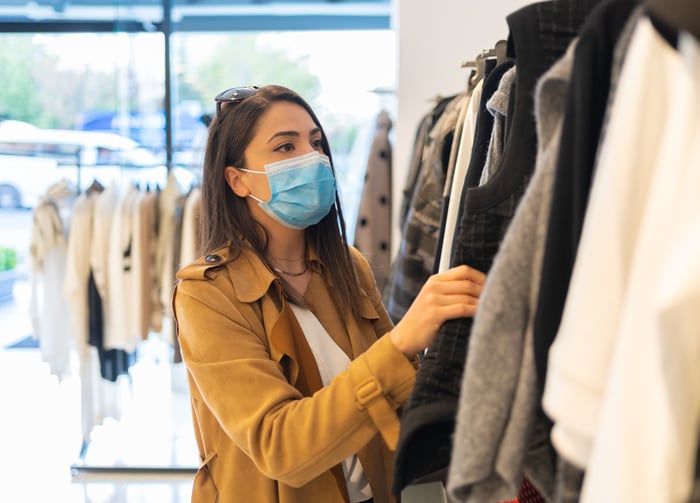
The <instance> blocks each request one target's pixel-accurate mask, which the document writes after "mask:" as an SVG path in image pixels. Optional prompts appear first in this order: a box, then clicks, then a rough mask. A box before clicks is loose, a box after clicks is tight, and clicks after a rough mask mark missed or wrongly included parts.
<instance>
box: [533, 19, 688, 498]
mask: <svg viewBox="0 0 700 503" xmlns="http://www.w3.org/2000/svg"><path fill="white" fill-rule="evenodd" d="M679 49H680V52H679V51H676V49H675V48H673V47H671V46H670V45H669V44H668V43H667V42H666V41H665V40H664V39H663V38H662V37H661V36H660V35H659V34H658V33H657V32H656V30H655V29H654V27H653V26H652V24H651V23H650V21H649V20H648V19H646V18H642V19H641V20H640V21H639V23H638V25H637V27H636V29H635V33H634V35H633V37H632V39H631V41H630V45H629V49H628V51H627V53H626V58H625V62H624V66H623V68H622V71H621V74H620V79H619V83H618V87H617V90H616V93H615V97H614V101H613V103H612V108H611V109H610V120H609V123H608V129H607V133H606V135H605V138H604V140H603V142H602V144H601V147H600V152H599V159H598V162H597V166H596V176H595V178H594V181H593V185H592V188H591V194H590V200H589V203H588V208H587V212H586V217H585V222H584V227H583V232H582V235H581V241H580V245H579V250H578V255H577V259H576V263H575V266H574V270H573V275H572V280H571V285H570V288H569V292H568V294H567V299H566V305H565V309H564V313H563V317H562V324H561V327H560V329H559V333H558V334H557V338H556V340H555V341H554V343H553V345H552V347H551V349H550V353H549V367H548V372H547V379H546V384H545V392H544V397H543V405H544V408H545V411H546V412H547V413H548V414H549V415H550V416H551V417H552V419H553V420H554V423H555V424H554V428H553V430H552V441H553V443H554V446H555V447H556V449H557V451H558V452H559V453H560V454H561V455H562V456H563V457H565V458H566V459H567V460H569V461H571V462H573V463H575V464H577V465H579V466H581V467H585V469H586V476H585V478H584V483H583V487H582V491H581V501H582V502H583V503H588V502H598V501H665V502H681V501H688V500H689V498H690V493H691V490H692V486H693V482H694V468H695V456H696V448H697V445H698V433H699V431H698V424H700V370H699V369H698V368H697V355H698V354H699V351H700V341H699V340H698V337H697V327H698V323H697V321H698V320H697V305H698V302H699V301H700V295H699V294H700V281H698V280H699V279H700V271H699V270H698V264H697V253H698V250H699V248H700V244H699V243H698V236H699V235H700V234H698V231H700V224H698V215H700V200H698V198H697V195H696V187H697V186H698V184H700V65H698V59H699V58H698V54H700V51H699V49H698V44H697V41H695V40H693V39H691V37H688V36H685V37H684V36H683V35H682V34H681V37H680V38H679ZM650 61H653V64H649V62H650ZM693 280H694V281H693ZM693 306H694V308H693Z"/></svg>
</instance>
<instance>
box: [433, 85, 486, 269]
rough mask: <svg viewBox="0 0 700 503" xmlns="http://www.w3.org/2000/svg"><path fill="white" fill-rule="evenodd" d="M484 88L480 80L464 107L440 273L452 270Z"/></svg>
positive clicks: (446, 219)
mask: <svg viewBox="0 0 700 503" xmlns="http://www.w3.org/2000/svg"><path fill="white" fill-rule="evenodd" d="M483 87H484V81H483V80H480V81H479V82H478V83H477V84H476V86H474V89H473V90H472V94H471V97H470V98H469V103H468V104H467V106H466V107H464V109H465V110H464V113H465V117H464V124H463V126H462V136H461V137H460V138H459V150H458V151H457V159H456V161H455V168H454V173H452V183H451V185H450V199H449V205H448V206H447V215H446V216H445V224H444V229H445V232H444V234H443V239H442V248H441V249H440V250H439V253H440V256H439V258H438V260H439V263H438V272H445V271H446V270H447V269H449V268H450V258H451V257H450V255H451V252H452V242H453V241H454V235H455V229H456V227H457V215H458V214H459V207H460V204H461V202H462V189H463V188H464V179H465V178H466V176H467V168H468V167H469V159H470V158H471V153H472V143H473V142H474V132H475V131H476V118H477V114H478V112H479V103H480V102H481V93H482V90H483Z"/></svg>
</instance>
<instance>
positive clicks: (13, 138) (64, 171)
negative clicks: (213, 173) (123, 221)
mask: <svg viewBox="0 0 700 503" xmlns="http://www.w3.org/2000/svg"><path fill="white" fill-rule="evenodd" d="M172 169H173V170H174V174H175V176H176V179H177V180H178V182H179V183H180V185H181V186H182V187H183V188H184V189H186V188H189V187H191V186H192V185H193V184H194V183H197V180H196V178H197V176H196V174H195V173H194V171H191V170H189V169H186V168H183V167H174V168H172ZM167 177H168V170H167V168H166V166H165V165H164V164H163V163H162V162H161V160H160V159H158V158H157V157H156V156H155V155H154V154H153V153H152V152H151V151H150V150H148V149H146V148H143V147H142V146H140V145H139V144H138V143H137V142H135V141H134V140H132V139H130V138H127V137H125V136H120V135H118V134H115V133H102V132H92V131H77V130H63V129H42V128H38V127H36V126H34V125H32V124H28V123H26V122H20V121H13V120H6V121H2V122H0V208H3V207H4V208H32V207H34V205H35V204H36V202H37V201H38V199H39V198H40V197H41V196H42V195H43V194H45V193H46V190H47V189H48V188H49V187H50V186H51V185H53V184H55V183H57V182H59V181H61V180H67V181H68V182H69V183H71V184H72V185H73V186H74V187H75V188H76V192H80V191H82V190H85V189H86V188H87V187H89V186H90V185H91V184H92V183H93V182H94V181H98V182H99V183H101V184H102V185H103V186H105V187H106V186H108V185H110V184H113V183H121V184H125V183H133V184H136V185H138V186H139V187H141V188H143V189H147V188H153V189H155V188H157V187H161V188H162V187H164V186H165V184H166V183H167Z"/></svg>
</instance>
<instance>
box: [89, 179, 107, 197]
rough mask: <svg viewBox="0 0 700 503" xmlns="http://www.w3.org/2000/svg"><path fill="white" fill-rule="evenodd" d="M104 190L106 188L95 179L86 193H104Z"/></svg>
mask: <svg viewBox="0 0 700 503" xmlns="http://www.w3.org/2000/svg"><path fill="white" fill-rule="evenodd" d="M103 190H105V188H104V186H103V185H102V184H101V183H100V182H99V181H98V180H97V178H95V179H94V180H93V181H92V183H91V184H90V186H89V187H88V188H87V189H85V192H87V193H88V194H93V193H95V192H102V191H103Z"/></svg>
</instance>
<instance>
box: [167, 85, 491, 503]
mask: <svg viewBox="0 0 700 503" xmlns="http://www.w3.org/2000/svg"><path fill="white" fill-rule="evenodd" d="M215 101H216V103H217V114H216V117H215V118H214V120H213V121H212V123H211V124H210V126H209V139H208V143H207V148H206V152H205V158H204V172H203V181H202V206H201V243H202V253H203V256H202V258H201V259H200V260H199V261H197V262H196V263H194V264H192V265H189V266H187V267H185V268H183V269H182V270H180V271H179V273H178V275H177V277H178V284H177V286H176V289H175V296H174V301H173V305H174V309H175V317H176V320H177V326H178V337H179V342H180V346H181V350H182V356H183V360H184V362H185V365H186V367H187V372H188V379H189V386H190V394H191V404H192V412H193V419H194V426H195V432H196V439H197V443H198V447H199V453H200V456H201V467H200V469H199V471H198V473H197V475H196V477H195V480H194V488H193V498H192V500H193V501H195V502H214V501H219V502H227V503H229V502H245V503H250V502H254V503H268V502H284V503H288V502H299V503H301V502H304V503H318V502H323V503H328V502H331V503H332V502H350V503H355V502H362V501H376V502H388V501H392V497H391V495H390V489H389V488H390V480H391V473H390V468H391V464H392V457H391V450H390V449H392V448H394V447H395V444H396V441H397V438H398V428H399V422H398V417H397V409H399V407H401V405H402V404H403V403H404V402H405V401H406V399H407V398H408V397H409V395H410V393H411V389H412V387H413V382H414V379H415V367H416V365H415V362H416V355H417V354H418V353H419V352H420V351H421V350H423V349H424V348H426V347H427V346H428V345H429V344H430V342H431V341H432V340H433V339H434V337H435V335H436V333H437V330H438V328H439V327H440V325H441V324H442V323H443V322H444V321H445V320H447V319H450V318H454V317H462V316H472V315H473V314H474V312H475V309H476V306H477V300H478V297H479V294H480V293H481V289H482V285H483V282H484V279H485V278H484V275H483V274H482V273H480V272H478V271H475V270H473V269H470V268H468V267H466V266H461V267H457V268H455V269H452V270H450V271H447V272H445V273H443V274H441V275H437V276H434V277H432V278H430V279H429V280H428V281H427V282H426V284H425V286H424V288H423V290H422V291H421V292H420V294H419V295H418V297H417V298H416V301H415V303H414V304H413V306H412V307H411V309H410V310H409V311H408V312H407V313H406V316H405V317H404V318H403V319H402V320H401V322H400V323H398V324H397V325H396V327H392V324H391V321H390V320H389V318H388V316H387V313H386V311H385V310H384V308H383V307H382V305H381V300H380V296H379V292H378V291H377V288H376V286H375V283H374V278H373V276H372V273H371V271H370V268H369V265H368V263H367V261H366V260H365V259H364V258H363V257H362V255H360V253H359V252H358V251H357V250H356V249H354V248H352V247H349V246H348V245H347V239H346V237H345V224H344V222H343V218H342V213H341V210H340V203H339V200H338V194H337V192H336V186H335V177H334V175H333V168H332V162H331V155H330V148H329V145H328V140H327V139H326V137H325V135H324V133H323V129H322V128H321V125H320V123H319V121H318V119H317V118H316V115H315V114H314V112H313V110H312V109H311V107H310V106H309V105H308V104H307V103H306V102H305V101H304V100H303V99H302V98H301V97H300V96H299V95H298V94H296V93H295V92H293V91H291V90H290V89H287V88H284V87H281V86H265V87H260V88H257V87H245V88H234V89H229V90H227V91H224V92H223V93H221V94H219V95H218V96H217V97H216V98H215Z"/></svg>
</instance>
